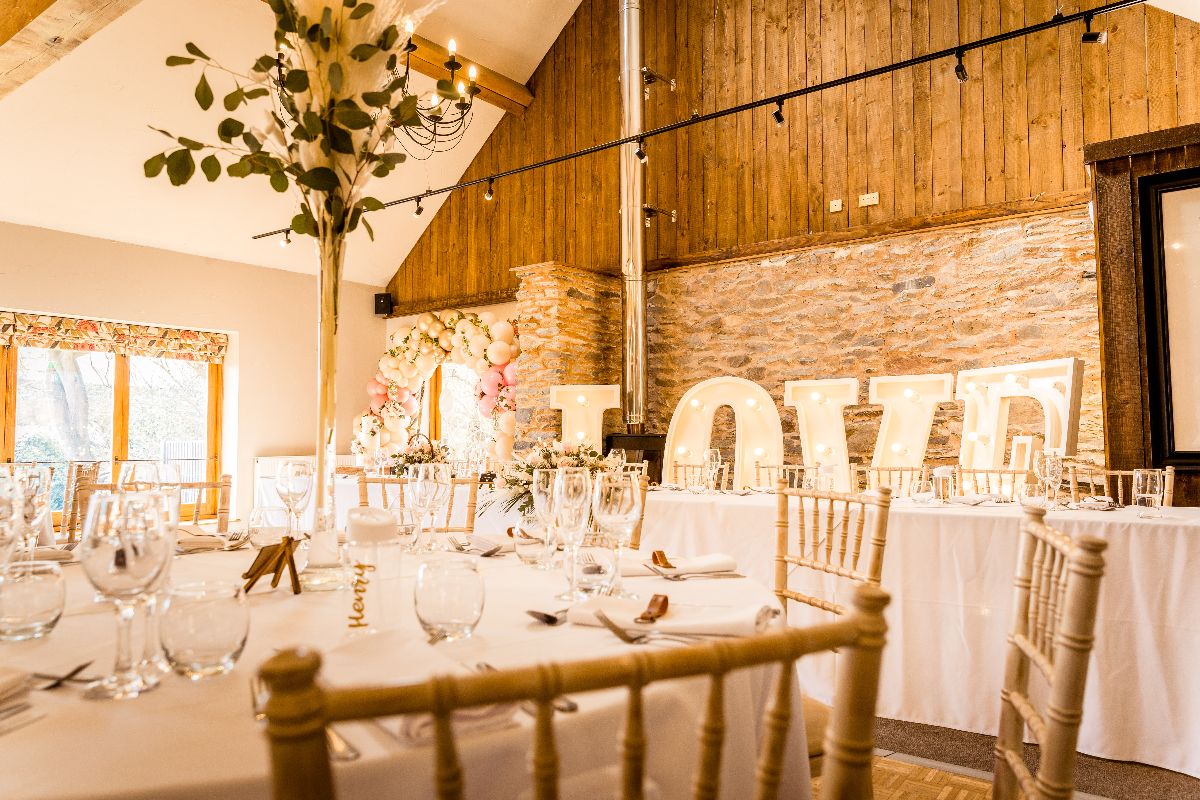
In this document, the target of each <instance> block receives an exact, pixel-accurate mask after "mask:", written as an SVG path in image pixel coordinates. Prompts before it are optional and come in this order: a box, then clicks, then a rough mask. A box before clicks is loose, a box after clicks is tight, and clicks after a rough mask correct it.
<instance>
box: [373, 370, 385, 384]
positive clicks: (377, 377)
mask: <svg viewBox="0 0 1200 800" xmlns="http://www.w3.org/2000/svg"><path fill="white" fill-rule="evenodd" d="M375 382H376V383H378V384H379V385H380V386H387V378H385V377H383V373H382V372H376V373H375Z"/></svg>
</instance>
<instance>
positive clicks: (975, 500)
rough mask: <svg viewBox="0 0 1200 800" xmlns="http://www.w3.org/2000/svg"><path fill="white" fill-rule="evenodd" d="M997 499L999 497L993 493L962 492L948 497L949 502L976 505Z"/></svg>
mask: <svg viewBox="0 0 1200 800" xmlns="http://www.w3.org/2000/svg"><path fill="white" fill-rule="evenodd" d="M997 499H999V498H998V496H997V495H994V494H963V495H954V496H953V497H951V498H950V502H951V503H954V504H955V505H960V506H977V505H980V504H982V503H990V502H992V501H993V500H997Z"/></svg>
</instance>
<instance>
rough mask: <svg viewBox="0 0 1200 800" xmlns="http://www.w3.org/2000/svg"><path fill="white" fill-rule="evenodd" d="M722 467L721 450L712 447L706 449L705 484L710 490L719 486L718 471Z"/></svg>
mask: <svg viewBox="0 0 1200 800" xmlns="http://www.w3.org/2000/svg"><path fill="white" fill-rule="evenodd" d="M720 469H721V451H720V450H719V449H718V448H716V447H710V448H708V449H707V450H705V451H704V485H705V487H706V488H707V489H708V491H710V492H711V491H713V490H715V489H716V488H717V473H718V472H719V471H720Z"/></svg>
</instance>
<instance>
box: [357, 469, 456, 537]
mask: <svg viewBox="0 0 1200 800" xmlns="http://www.w3.org/2000/svg"><path fill="white" fill-rule="evenodd" d="M410 482H411V479H410V478H393V477H388V476H382V477H381V476H378V475H367V474H365V473H364V474H362V475H359V476H358V505H359V506H360V507H364V508H365V507H366V506H369V505H371V496H370V488H369V487H371V486H378V487H379V495H380V499H381V501H382V503H383V505H382V506H381V507H382V508H391V507H392V506H393V505H395V506H396V507H398V508H405V507H406V506H405V499H404V487H406V486H407V485H408V484H409V483H410ZM389 486H394V487H396V489H397V491H396V493H395V494H394V495H390V494H389V493H388V487H389ZM460 486H466V487H467V515H466V523H465V524H463V525H451V524H450V521H451V520H452V519H454V504H455V501H456V499H457V496H458V487H460ZM478 504H479V478H477V477H470V478H451V479H450V499H449V500H448V501H447V502H446V516H445V524H444V525H437V521H436V520H435V521H434V527H433V532H434V533H468V534H469V533H474V532H475V513H476V508H477V506H478Z"/></svg>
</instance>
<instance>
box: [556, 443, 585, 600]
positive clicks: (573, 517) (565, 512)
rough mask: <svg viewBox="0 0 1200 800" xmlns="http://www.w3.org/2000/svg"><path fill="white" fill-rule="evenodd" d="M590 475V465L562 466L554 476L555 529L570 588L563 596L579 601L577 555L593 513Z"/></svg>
mask: <svg viewBox="0 0 1200 800" xmlns="http://www.w3.org/2000/svg"><path fill="white" fill-rule="evenodd" d="M591 499H592V498H591V474H590V473H589V471H588V469H587V467H559V468H558V474H557V475H555V477H554V517H555V530H556V532H557V533H558V537H559V541H561V542H562V544H563V549H564V551H565V552H564V554H563V555H564V562H565V563H566V566H567V580H568V584H569V586H568V589H567V593H566V595H563V596H561V599H566V600H572V601H573V600H579V599H583V598H582V596H581V595H580V594H579V593H578V592H577V591H576V590H575V567H574V564H575V557H576V556H577V555H578V551H579V545H580V544H582V542H583V540H584V537H586V536H587V532H588V528H589V525H588V521H589V520H588V518H589V517H590V516H591V505H592V504H591Z"/></svg>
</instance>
